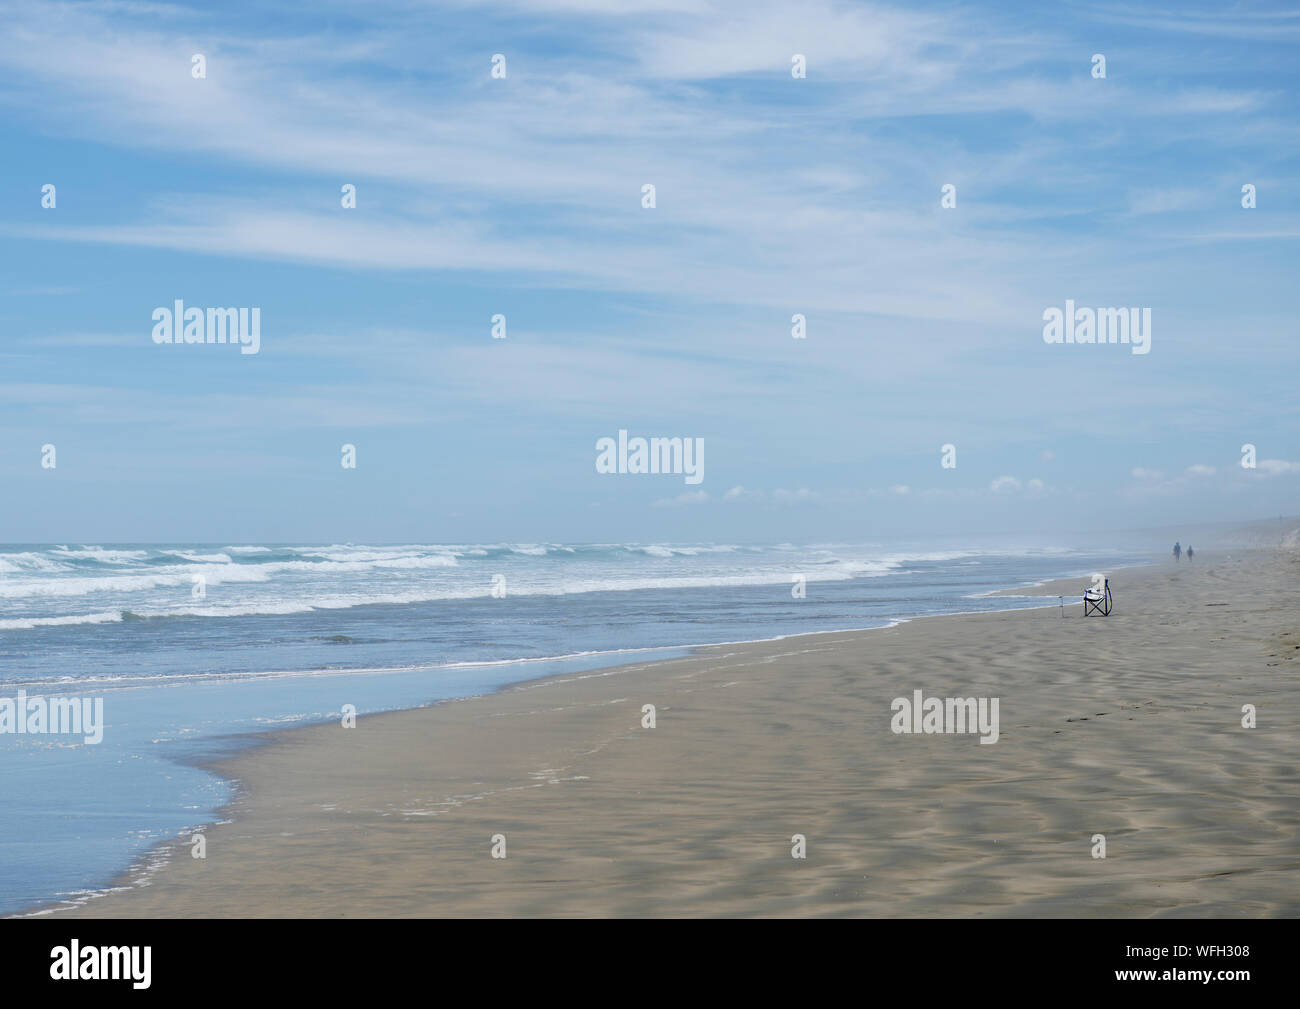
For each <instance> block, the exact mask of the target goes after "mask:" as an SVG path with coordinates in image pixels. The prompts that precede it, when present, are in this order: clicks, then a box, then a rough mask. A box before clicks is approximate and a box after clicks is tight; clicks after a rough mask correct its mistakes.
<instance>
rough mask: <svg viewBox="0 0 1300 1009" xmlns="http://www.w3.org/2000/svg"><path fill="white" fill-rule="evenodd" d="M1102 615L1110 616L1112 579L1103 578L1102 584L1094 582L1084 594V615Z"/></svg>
mask: <svg viewBox="0 0 1300 1009" xmlns="http://www.w3.org/2000/svg"><path fill="white" fill-rule="evenodd" d="M1089 613H1100V614H1101V615H1102V616H1103V617H1108V616H1110V579H1109V578H1103V579H1102V581H1101V584H1100V585H1098V584H1097V583H1096V582H1093V583H1092V585H1090V586H1089V587H1088V588H1087V589H1085V590H1084V593H1083V615H1084V616H1085V617H1086V616H1087V615H1088V614H1089Z"/></svg>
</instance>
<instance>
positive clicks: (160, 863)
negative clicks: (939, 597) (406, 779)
mask: <svg viewBox="0 0 1300 1009" xmlns="http://www.w3.org/2000/svg"><path fill="white" fill-rule="evenodd" d="M1153 563H1155V562H1154V561H1146V562H1141V563H1137V564H1128V565H1121V566H1120V567H1117V568H1111V569H1107V573H1110V572H1111V571H1122V570H1137V569H1141V568H1144V567H1149V566H1151V564H1153ZM1083 577H1084V576H1077V577H1074V578H1059V579H1049V580H1047V581H1045V582H1035V583H1033V584H1032V585H1029V586H1012V587H1010V588H1006V589H995V590H993V591H990V592H985V593H979V594H977V595H974V596H970V597H967V598H972V599H981V598H990V597H995V596H1013V597H1022V598H1034V596H1035V595H1036V593H1031V592H1028V591H1025V590H1027V589H1034V588H1038V587H1041V586H1064V585H1066V584H1069V585H1072V586H1077V583H1078V582H1079V579H1081V578H1083ZM1050 605H1051V604H1050V603H1046V602H1045V603H1042V604H1040V605H1038V606H1024V607H1013V608H1010V609H1006V610H957V611H954V612H952V613H928V614H921V615H918V616H910V617H896V618H893V619H891V620H890V621H889V622H888V623H885V624H882V625H880V626H878V627H852V628H839V629H834V630H818V631H800V632H796V633H793V634H779V635H775V636H773V637H766V638H747V639H742V640H736V641H712V642H706V643H703V644H696V645H655V646H650V647H645V648H626V649H615V650H611V651H606V652H575V653H570V654H565V655H560V656H540V657H530V658H523V659H499V660H489V661H483V662H463V663H452V664H450V665H449V666H432V667H428V668H430V669H442V668H456V667H465V666H500V665H515V664H518V665H521V666H526V665H527V664H529V663H540V662H560V661H565V660H570V659H582V658H590V657H592V656H599V655H607V656H616V655H629V656H630V655H632V654H635V653H637V652H659V651H665V652H667V651H675V652H685V653H686V654H685V655H679V656H673V657H663V658H652V659H650V660H649V662H646V663H635V662H616V663H612V664H610V665H606V666H596V667H593V668H591V669H586V670H576V671H573V672H562V673H547V674H545V675H543V676H539V677H524V678H523V679H519V680H511V681H510V682H508V683H503V684H500V685H498V686H496V687H494V688H492V689H491V690H488V691H485V692H483V693H479V694H466V695H463V696H460V697H448V698H440V699H437V700H433V701H430V702H428V703H425V704H418V705H414V706H409V707H402V708H393V709H390V710H387V711H377V712H372V713H369V714H365V715H358V716H357V717H358V720H359V721H360V720H361V719H363V718H364V719H367V720H368V719H373V718H378V717H380V716H383V715H394V714H399V713H402V712H408V711H420V710H424V709H427V708H433V707H438V706H441V705H447V704H455V703H458V702H463V701H472V700H475V699H477V698H481V697H490V696H493V695H495V694H499V693H502V692H505V691H509V690H512V689H514V688H516V687H520V686H523V685H525V684H535V685H539V686H540V685H544V684H546V683H548V682H551V681H554V682H567V681H570V680H575V679H582V678H585V677H588V676H603V675H609V674H613V673H615V672H619V671H623V670H624V669H625V667H627V666H629V665H637V664H642V665H649V664H655V665H657V664H660V663H665V662H672V661H679V660H683V659H694V658H699V657H703V656H705V655H706V654H707V652H708V651H709V650H710V649H716V648H728V647H735V646H747V645H762V644H771V643H776V642H782V641H786V640H791V639H798V638H806V637H816V636H819V635H840V634H865V633H869V632H871V631H883V630H889V629H892V628H894V627H899V626H901V625H903V624H907V623H911V622H913V621H918V620H929V619H934V618H938V617H957V616H997V615H999V614H1003V613H1015V612H1019V611H1020V610H1030V609H1041V608H1046V607H1049V606H1050ZM417 668H421V667H417ZM409 671H412V670H409V669H405V668H403V669H389V668H374V669H339V670H329V671H327V674H337V675H352V674H357V673H386V672H409ZM319 672H320V671H316V670H313V671H303V672H298V671H279V672H271V673H265V674H262V673H258V674H247V676H248V677H249V678H254V677H256V678H261V677H281V676H298V675H304V676H305V675H313V674H317V673H319ZM144 685H145V686H148V684H144ZM335 721H337V719H329V720H324V721H315V722H307V723H305V724H302V725H295V726H291V727H288V728H283V729H267V730H261V731H251V732H240V733H228V734H222V735H218V736H214V737H212V739H211V740H210V741H209V742H211V743H218V744H219V743H222V742H231V743H233V744H235V749H234V750H233V752H229V753H226V754H223V755H222V756H220V757H217V758H195V759H190V760H185V759H180V758H174V759H176V760H177V762H178V763H181V764H183V765H184V766H188V767H193V768H197V769H199V770H202V771H206V772H207V773H209V774H212V775H213V776H214V777H216V778H218V779H219V780H220V781H221V782H222V783H223V784H225V785H227V786H229V788H230V792H231V798H230V801H229V802H227V803H225V804H224V805H222V806H219V807H216V808H215V809H213V810H212V816H211V817H210V818H209V819H206V820H204V821H203V822H202V823H201V824H200V825H199V826H198V827H196V828H195V829H194V830H192V831H190V832H189V833H182V834H179V835H177V836H176V837H170V838H165V839H162V840H160V841H157V842H156V843H155V844H153V845H152V846H151V847H150V848H149V849H148V850H146V851H144V852H143V853H141V854H140V855H139V856H137V857H136V858H135V859H133V860H132V861H131V863H130V864H129V865H127V866H126V867H125V868H124V869H122V870H121V871H120V872H118V873H116V874H114V875H113V876H112V877H110V879H109V880H108V882H107V883H105V884H104V886H102V887H99V888H96V889H93V890H89V891H84V892H83V893H84V895H83V893H78V894H77V895H76V897H75V898H74V897H69V898H65V899H62V900H58V901H49V902H46V903H43V904H38V905H35V906H33V907H30V908H26V909H22V910H18V911H13V912H10V913H7V914H4V915H0V918H38V917H47V916H50V915H52V914H58V913H62V912H68V911H75V910H77V909H79V908H82V907H85V906H87V905H89V904H93V902H94V901H96V900H98V899H100V898H102V897H105V896H108V895H110V894H113V893H120V892H126V891H130V890H132V889H134V888H136V887H139V886H147V885H148V881H149V880H150V879H151V878H152V876H153V875H154V874H155V873H156V872H158V871H159V870H160V869H161V868H162V867H164V866H165V865H167V863H168V862H170V861H171V859H172V858H174V857H175V856H176V854H177V853H178V852H179V851H181V850H183V849H185V848H186V847H187V846H188V845H189V844H190V843H191V840H190V839H192V838H193V837H194V835H195V834H200V833H203V832H204V831H206V830H207V829H208V828H209V827H211V826H215V825H218V824H224V823H230V822H231V812H232V810H233V808H234V806H235V804H236V803H237V802H238V801H239V799H240V796H241V793H242V790H243V789H244V783H243V782H242V781H241V780H240V779H239V778H237V777H235V776H233V775H232V774H231V773H230V772H229V771H228V770H227V769H226V768H227V766H228V765H230V764H232V763H233V762H235V761H237V760H238V759H239V758H241V757H245V756H249V755H251V754H253V753H255V752H256V751H257V750H259V749H261V748H263V747H266V746H271V745H275V744H277V743H281V742H284V741H285V740H286V739H288V738H290V736H291V734H293V733H296V732H301V731H303V730H306V729H310V728H313V727H316V726H321V725H332V724H334V723H335ZM281 737H284V738H281Z"/></svg>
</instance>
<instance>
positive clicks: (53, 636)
mask: <svg viewBox="0 0 1300 1009" xmlns="http://www.w3.org/2000/svg"><path fill="white" fill-rule="evenodd" d="M1149 560H1150V558H1149V557H1147V556H1146V555H1144V554H1141V553H1139V552H1136V551H1133V550H1129V549H1121V548H1117V547H1110V548H1099V549H1083V548H1076V547H1067V546H1051V545H1043V544H1034V545H1029V546H1025V545H1016V544H1014V543H1011V542H990V543H983V544H981V545H978V546H975V545H970V544H956V543H942V542H930V543H925V544H909V543H891V544H888V545H882V544H869V543H868V544H840V543H824V544H811V545H794V544H788V543H786V544H778V545H768V546H755V545H735V544H559V543H531V544H529V543H525V544H519V543H515V544H504V543H497V544H408V545H398V546H393V545H388V546H364V545H356V544H334V545H329V546H321V545H316V546H311V545H292V546H289V545H263V544H245V545H226V546H214V545H194V544H188V545H187V544H165V545H159V544H116V545H111V546H94V545H83V544H62V545H49V544H45V545H31V544H26V545H11V546H0V705H2V704H3V699H4V698H17V697H18V696H19V692H20V691H22V692H24V693H25V694H26V695H27V697H29V698H34V697H41V698H53V697H63V698H77V699H89V698H97V699H102V709H103V722H104V724H103V738H102V741H101V742H99V743H86V742H85V741H84V739H83V736H81V735H71V734H58V735H56V734H43V735H42V734H27V733H23V734H19V733H16V732H3V731H0V758H3V763H2V764H0V785H2V786H3V787H2V791H0V914H13V913H16V912H20V911H24V910H26V909H30V908H33V907H36V906H39V905H44V904H48V903H50V902H53V901H70V902H79V901H84V900H87V899H92V898H93V896H94V895H95V894H96V893H99V892H102V891H103V889H104V888H105V886H107V885H108V883H109V881H110V880H112V879H113V878H114V877H115V876H116V875H118V874H119V873H121V872H122V871H123V870H125V869H126V868H128V867H129V866H132V865H137V866H138V865H140V864H141V859H142V858H143V857H144V856H145V855H147V853H148V852H149V851H150V849H151V848H153V847H154V846H155V845H156V844H157V843H158V842H159V841H162V840H166V839H169V838H174V837H177V836H180V835H183V834H185V833H187V832H188V831H190V830H192V829H193V828H195V827H198V826H201V825H202V824H204V823H208V822H211V821H212V820H213V819H215V818H216V811H217V810H218V809H219V808H220V807H221V806H222V805H224V804H225V803H226V802H227V801H228V800H229V799H230V797H231V786H230V785H229V783H227V782H225V781H222V780H221V779H219V778H217V777H216V776H215V775H213V774H212V773H211V772H209V771H207V770H205V769H203V768H201V767H199V766H196V762H197V761H201V760H204V759H209V758H212V757H214V756H218V755H221V754H223V753H227V752H230V751H231V750H232V749H233V748H238V747H241V746H247V745H250V741H251V739H252V737H251V736H250V734H252V733H257V732H264V731H266V730H269V729H273V728H282V727H286V726H292V725H302V724H307V723H311V722H317V721H323V720H329V719H335V718H339V717H340V713H341V712H342V710H343V706H344V705H346V704H351V705H354V706H355V708H356V711H357V712H358V713H359V714H361V715H364V714H366V713H372V712H377V711H385V710H393V709H397V708H409V707H417V706H420V705H425V704H430V703H434V702H437V701H441V700H446V699H450V698H457V697H467V696H472V695H474V694H481V693H485V692H488V691H492V690H495V689H498V688H500V687H502V686H504V685H506V684H509V683H514V682H519V681H521V680H526V679H532V678H536V677H542V676H550V675H553V674H556V673H561V672H573V671H580V670H584V669H596V668H604V667H609V666H615V665H619V664H627V663H630V662H642V661H646V660H648V659H653V658H666V657H673V656H677V655H683V654H686V653H687V651H688V649H689V648H690V647H691V646H693V645H702V644H711V643H717V642H728V641H749V640H757V639H767V638H775V637H781V636H788V635H794V634H806V633H811V632H818V631H832V630H850V629H859V628H871V627H883V626H888V625H890V624H892V623H895V622H897V621H900V620H906V619H910V618H917V617H924V616H930V615H935V614H943V613H955V612H975V611H987V610H1005V609H1018V608H1024V607H1030V606H1041V605H1043V600H1042V599H1041V598H1039V599H1033V598H1028V597H1023V596H1020V597H1017V596H996V597H995V596H990V595H988V593H990V592H993V591H996V590H998V589H1002V588H1008V587H1012V586H1017V585H1031V584H1034V583H1037V582H1042V581H1046V580H1049V579H1052V578H1059V577H1082V576H1086V575H1088V574H1091V573H1092V572H1093V571H1097V570H1103V569H1104V570H1113V569H1115V568H1118V567H1125V566H1131V565H1136V564H1142V563H1146V562H1148V561H1149ZM1073 602H1075V603H1077V600H1073ZM1054 604H1055V603H1054V601H1053V605H1054ZM863 672H864V674H869V672H870V670H869V668H864V670H863Z"/></svg>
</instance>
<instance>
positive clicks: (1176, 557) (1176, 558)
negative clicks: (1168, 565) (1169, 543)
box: [1174, 541, 1183, 563]
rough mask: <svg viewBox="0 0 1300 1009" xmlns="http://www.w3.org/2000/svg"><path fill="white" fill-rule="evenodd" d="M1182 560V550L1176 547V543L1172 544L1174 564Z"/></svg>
mask: <svg viewBox="0 0 1300 1009" xmlns="http://www.w3.org/2000/svg"><path fill="white" fill-rule="evenodd" d="M1182 559H1183V548H1182V547H1180V546H1179V545H1178V543H1177V542H1176V541H1175V543H1174V563H1177V562H1178V561H1180V560H1182Z"/></svg>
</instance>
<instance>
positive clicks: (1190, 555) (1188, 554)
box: [1187, 543, 1196, 561]
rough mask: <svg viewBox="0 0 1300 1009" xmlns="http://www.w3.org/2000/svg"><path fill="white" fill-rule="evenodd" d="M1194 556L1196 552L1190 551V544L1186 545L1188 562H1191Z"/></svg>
mask: <svg viewBox="0 0 1300 1009" xmlns="http://www.w3.org/2000/svg"><path fill="white" fill-rule="evenodd" d="M1195 556H1196V551H1195V550H1193V549H1192V545H1191V544H1190V543H1188V544H1187V559H1188V560H1189V561H1190V560H1191V559H1192V558H1193V557H1195Z"/></svg>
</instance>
